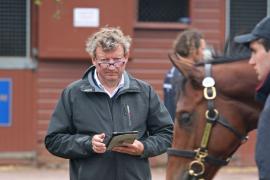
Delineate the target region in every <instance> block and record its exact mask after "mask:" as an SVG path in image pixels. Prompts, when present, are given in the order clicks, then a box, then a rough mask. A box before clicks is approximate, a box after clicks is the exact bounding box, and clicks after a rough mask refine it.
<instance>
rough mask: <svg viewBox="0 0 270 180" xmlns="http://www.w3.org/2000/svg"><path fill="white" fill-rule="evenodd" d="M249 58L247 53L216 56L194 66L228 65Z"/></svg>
mask: <svg viewBox="0 0 270 180" xmlns="http://www.w3.org/2000/svg"><path fill="white" fill-rule="evenodd" d="M249 58H250V54H249V53H243V54H240V55H234V56H217V57H214V58H213V59H210V60H207V61H203V62H199V63H196V64H195V65H196V66H202V65H204V64H209V63H210V64H224V63H230V62H235V61H241V60H247V59H249Z"/></svg>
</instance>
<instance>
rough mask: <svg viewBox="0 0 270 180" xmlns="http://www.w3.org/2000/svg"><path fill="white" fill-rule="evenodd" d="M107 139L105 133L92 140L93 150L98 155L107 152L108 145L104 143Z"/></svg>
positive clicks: (95, 136)
mask: <svg viewBox="0 0 270 180" xmlns="http://www.w3.org/2000/svg"><path fill="white" fill-rule="evenodd" d="M104 139H105V133H101V134H96V135H94V136H93V138H92V149H93V151H94V152H96V153H104V152H105V151H106V145H105V144H104V143H103V141H104Z"/></svg>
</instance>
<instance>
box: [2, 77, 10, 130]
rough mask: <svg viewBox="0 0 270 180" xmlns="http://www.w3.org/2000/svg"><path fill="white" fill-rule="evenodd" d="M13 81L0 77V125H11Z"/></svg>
mask: <svg viewBox="0 0 270 180" xmlns="http://www.w3.org/2000/svg"><path fill="white" fill-rule="evenodd" d="M11 102H12V81H11V80H10V79H0V126H10V125H11Z"/></svg>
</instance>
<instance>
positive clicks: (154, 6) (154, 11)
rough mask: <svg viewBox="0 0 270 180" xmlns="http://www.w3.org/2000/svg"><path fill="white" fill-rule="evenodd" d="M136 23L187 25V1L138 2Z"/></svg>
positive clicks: (145, 0) (159, 0) (144, 0)
mask: <svg viewBox="0 0 270 180" xmlns="http://www.w3.org/2000/svg"><path fill="white" fill-rule="evenodd" d="M138 21H139V22H173V23H175V22H181V23H189V1H188V0H170V1H164V0H139V4H138Z"/></svg>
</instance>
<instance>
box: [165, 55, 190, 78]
mask: <svg viewBox="0 0 270 180" xmlns="http://www.w3.org/2000/svg"><path fill="white" fill-rule="evenodd" d="M168 57H169V59H170V60H171V62H172V64H173V65H174V66H175V67H176V68H177V69H178V70H179V71H180V72H181V73H182V74H183V76H184V77H185V78H187V77H188V75H189V73H190V71H191V70H192V68H193V67H194V62H193V61H191V60H189V59H185V58H183V57H181V56H178V55H177V54H175V53H169V54H168Z"/></svg>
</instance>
